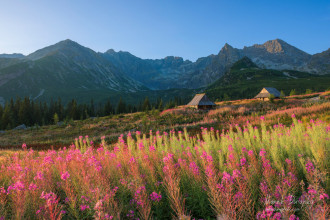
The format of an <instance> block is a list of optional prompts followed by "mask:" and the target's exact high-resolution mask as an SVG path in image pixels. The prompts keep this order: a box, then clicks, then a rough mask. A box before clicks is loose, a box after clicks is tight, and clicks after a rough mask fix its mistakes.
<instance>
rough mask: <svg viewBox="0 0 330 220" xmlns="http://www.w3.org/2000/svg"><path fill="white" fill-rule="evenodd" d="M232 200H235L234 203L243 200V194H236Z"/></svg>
mask: <svg viewBox="0 0 330 220" xmlns="http://www.w3.org/2000/svg"><path fill="white" fill-rule="evenodd" d="M234 198H235V200H236V201H237V200H240V199H242V198H243V194H242V193H241V192H237V193H236V194H235V196H234Z"/></svg>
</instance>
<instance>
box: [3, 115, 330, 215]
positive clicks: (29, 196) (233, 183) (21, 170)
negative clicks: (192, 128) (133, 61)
mask: <svg viewBox="0 0 330 220" xmlns="http://www.w3.org/2000/svg"><path fill="white" fill-rule="evenodd" d="M292 121H293V123H292V125H289V126H287V125H283V124H280V123H278V124H275V125H273V126H269V125H268V124H266V118H265V117H261V118H260V119H259V122H260V126H258V128H257V127H254V126H253V125H252V124H251V123H249V122H245V124H244V125H241V126H238V125H237V126H232V127H230V129H228V130H220V131H219V130H216V129H213V128H209V129H207V128H201V132H200V133H199V134H195V135H190V134H189V132H187V131H186V130H183V131H178V132H177V131H174V130H172V131H170V132H168V133H166V132H152V131H150V133H148V134H142V133H140V132H138V131H137V132H135V133H134V134H131V133H128V135H127V137H124V136H123V135H122V136H120V137H119V139H118V141H117V142H116V143H115V144H109V143H107V141H106V140H105V139H104V137H102V138H101V141H100V144H94V143H93V141H91V140H89V137H88V136H86V137H79V138H77V139H76V140H74V142H73V144H72V145H71V146H67V147H66V148H62V149H60V150H58V151H54V150H48V151H33V149H29V146H26V145H25V144H23V146H22V147H23V150H22V151H17V152H16V153H14V154H12V155H11V156H7V157H5V158H4V159H3V160H1V161H0V219H1V220H3V219H219V220H220V219H290V220H294V219H329V196H328V195H329V192H330V186H329V183H330V179H329V173H328V171H329V164H330V160H329V158H330V157H329V149H330V124H329V123H328V122H324V121H321V120H311V121H309V122H302V121H300V120H298V119H297V118H296V117H295V115H292Z"/></svg>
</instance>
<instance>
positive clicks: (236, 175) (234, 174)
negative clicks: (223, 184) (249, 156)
mask: <svg viewBox="0 0 330 220" xmlns="http://www.w3.org/2000/svg"><path fill="white" fill-rule="evenodd" d="M240 176H241V172H240V171H239V170H237V169H235V170H234V171H233V177H234V178H239V177H240Z"/></svg>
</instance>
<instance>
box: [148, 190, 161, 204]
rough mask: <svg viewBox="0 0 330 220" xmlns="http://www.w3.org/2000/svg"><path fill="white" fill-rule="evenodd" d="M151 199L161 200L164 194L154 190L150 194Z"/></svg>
mask: <svg viewBox="0 0 330 220" xmlns="http://www.w3.org/2000/svg"><path fill="white" fill-rule="evenodd" d="M150 199H151V200H152V201H156V202H159V201H160V200H161V199H162V195H161V194H158V193H156V192H152V193H151V194H150Z"/></svg>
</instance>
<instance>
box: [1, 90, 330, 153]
mask: <svg viewBox="0 0 330 220" xmlns="http://www.w3.org/2000/svg"><path fill="white" fill-rule="evenodd" d="M318 96H320V97H321V98H320V99H319V100H311V98H312V97H318ZM217 105H218V106H217V108H216V109H214V110H211V111H209V112H207V111H197V110H195V109H191V108H187V107H185V106H181V107H178V108H175V109H168V110H165V111H163V112H159V111H158V110H155V111H149V112H137V113H132V114H121V115H112V116H106V117H98V118H90V119H87V120H77V121H68V122H64V123H63V124H62V125H60V126H58V125H50V126H42V127H32V128H28V129H26V130H8V131H5V132H4V133H0V139H1V142H0V148H9V149H12V148H17V147H18V148H20V146H21V145H22V143H26V144H28V146H31V147H33V148H34V149H47V148H49V147H50V146H54V147H55V148H58V147H61V146H64V145H68V144H71V143H73V140H74V139H75V138H76V137H79V136H81V135H82V136H85V135H88V136H89V137H90V139H91V140H93V141H94V142H99V141H100V138H101V137H102V136H106V139H107V141H110V142H113V141H116V140H117V138H118V136H119V135H120V134H125V135H126V134H128V132H132V133H135V131H142V132H144V133H148V132H149V130H154V131H155V130H159V131H167V132H169V131H170V130H172V129H174V130H182V129H183V128H184V127H185V128H186V129H187V130H188V131H190V132H191V133H192V134H195V133H196V134H197V133H199V132H200V127H201V126H203V127H214V128H216V129H220V130H221V129H229V128H230V126H231V125H234V124H244V123H246V121H247V120H249V121H250V122H251V123H255V125H258V122H257V119H258V118H259V117H260V116H262V115H263V116H265V118H266V119H267V123H269V124H276V123H278V122H281V123H284V124H288V125H289V124H290V123H291V122H292V120H291V119H290V117H291V114H292V113H295V114H297V117H298V116H299V117H301V118H303V117H304V118H305V120H307V121H308V120H309V119H311V118H313V119H316V115H317V117H318V118H320V119H323V120H326V121H329V122H330V102H329V93H321V94H313V95H311V96H294V97H287V99H284V100H279V101H277V102H275V103H270V102H259V101H256V100H249V99H246V100H238V101H231V102H228V101H226V102H219V103H217Z"/></svg>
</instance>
